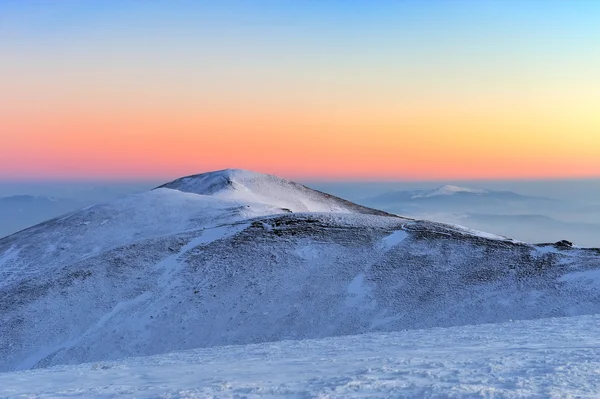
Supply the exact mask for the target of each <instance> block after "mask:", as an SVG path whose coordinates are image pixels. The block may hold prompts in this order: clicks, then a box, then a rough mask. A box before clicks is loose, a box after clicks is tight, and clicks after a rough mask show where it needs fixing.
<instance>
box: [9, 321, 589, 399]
mask: <svg viewBox="0 0 600 399" xmlns="http://www.w3.org/2000/svg"><path fill="white" fill-rule="evenodd" d="M598 337H600V316H597V315H596V316H580V317H576V318H562V319H543V320H534V321H519V322H513V323H505V324H488V325H477V326H464V327H454V328H448V329H443V328H434V329H429V330H413V331H404V332H397V333H388V334H381V333H379V334H366V335H360V336H347V337H337V338H325V339H321V340H306V341H282V342H276V343H263V344H257V345H246V346H229V347H216V348H206V349H197V350H193V351H187V352H176V353H169V354H164V355H160V356H154V357H146V358H129V359H125V360H122V361H119V362H97V363H88V364H81V365H78V366H57V367H53V368H47V369H42V370H33V371H25V372H13V373H7V374H0V397H1V398H6V399H13V398H31V397H35V398H40V399H43V398H90V399H96V398H97V399H100V398H102V399H108V398H124V399H127V398H147V399H154V398H156V399H158V398H171V399H183V398H247V399H252V398H332V399H334V398H340V399H341V398H498V399H500V398H597V397H598V392H600V378H599V377H598V370H600V339H599V338H598Z"/></svg>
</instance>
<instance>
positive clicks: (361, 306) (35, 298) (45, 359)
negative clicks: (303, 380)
mask: <svg viewBox="0 0 600 399" xmlns="http://www.w3.org/2000/svg"><path fill="white" fill-rule="evenodd" d="M282 208H286V209H287V210H283V209H282ZM290 211H292V212H291V213H290ZM308 211H310V212H308ZM599 255H600V254H599V252H598V251H597V250H588V249H562V250H561V249H557V248H554V247H553V246H533V245H528V244H524V243H520V242H515V241H512V240H509V239H506V238H503V237H496V236H492V235H486V234H482V233H478V232H476V231H471V230H467V229H464V228H460V227H456V226H451V225H444V224H439V223H433V222H427V221H414V220H409V219H403V218H399V217H393V216H388V215H387V214H385V213H383V212H379V211H375V210H372V209H369V208H364V207H360V206H358V205H354V204H352V203H349V202H347V201H344V200H341V199H338V198H336V197H333V196H329V195H327V194H324V193H321V192H317V191H313V190H310V189H309V188H306V187H304V186H301V185H298V184H295V183H292V182H288V181H286V180H283V179H279V178H276V177H274V176H268V175H260V174H256V173H252V172H246V171H239V170H226V171H220V172H213V173H207V174H203V175H198V176H192V177H188V178H184V179H180V180H177V181H175V182H173V183H169V184H167V185H165V186H163V187H161V188H158V189H155V190H152V191H149V192H146V193H142V194H138V195H133V196H129V197H126V198H123V199H120V200H118V201H114V202H111V203H108V204H103V205H98V206H94V207H91V208H88V209H85V210H82V211H79V212H76V213H72V214H69V215H67V216H65V217H62V218H57V219H53V220H50V221H48V222H46V223H43V224H41V225H38V226H35V227H32V228H30V229H27V230H25V231H22V232H20V233H18V234H14V235H12V236H9V237H6V238H4V239H2V240H0V337H1V338H2V339H1V340H0V370H14V369H28V368H35V367H43V366H50V365H55V364H65V363H79V362H85V361H99V360H110V359H118V358H122V357H126V356H135V355H150V354H159V353H164V352H168V351H172V350H180V349H191V348H198V347H208V346H215V345H224V344H248V343H257V342H264V341H275V340H281V339H304V338H321V337H328V336H339V335H348V334H357V333H365V332H372V331H397V330H402V329H415V328H426V327H440V326H454V325H465V324H476V323H485V322H500V321H507V320H510V319H536V318H543V317H551V316H567V315H579V314H592V313H597V312H598V310H599V309H600V293H599V291H598V287H599V285H598V284H600V283H599V282H598V281H599V279H598V278H597V276H598V272H597V270H598V269H600V256H599Z"/></svg>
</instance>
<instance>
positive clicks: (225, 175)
mask: <svg viewBox="0 0 600 399" xmlns="http://www.w3.org/2000/svg"><path fill="white" fill-rule="evenodd" d="M158 188H159V189H160V188H166V189H171V190H178V191H182V192H185V193H191V194H198V195H206V196H212V197H215V198H219V199H225V200H230V201H236V202H238V203H245V204H251V203H254V204H256V203H260V204H267V205H272V206H276V207H279V208H282V209H285V210H287V211H292V212H336V213H364V214H371V215H381V216H392V215H391V214H389V213H386V212H383V211H379V210H376V209H371V208H367V207H363V206H360V205H357V204H354V203H352V202H350V201H346V200H344V199H341V198H338V197H335V196H333V195H330V194H326V193H323V192H321V191H317V190H313V189H311V188H309V187H306V186H304V185H302V184H299V183H296V182H293V181H290V180H286V179H283V178H281V177H278V176H275V175H270V174H265V173H259V172H254V171H250V170H245V169H223V170H217V171H213V172H206V173H201V174H197V175H191V176H186V177H182V178H180V179H177V180H174V181H172V182H170V183H167V184H164V185H162V186H160V187H158Z"/></svg>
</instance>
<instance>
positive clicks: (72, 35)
mask: <svg viewBox="0 0 600 399" xmlns="http://www.w3.org/2000/svg"><path fill="white" fill-rule="evenodd" d="M598 21H600V2H597V1H586V0H581V1H567V0H564V1H550V0H545V1H482V0H472V1H450V0H443V1H433V0H430V1H383V0H381V1H366V0H365V1H352V0H345V1H333V0H330V1H284V0H281V1H275V0H272V1H210V2H202V1H124V0H102V1H99V0H98V1H92V0H87V1H83V0H81V1H70V0H60V1H59V0H55V1H49V0H44V1H26V2H25V1H20V0H8V1H7V0H2V1H1V2H0V179H13V180H14V179H39V178H53V179H56V178H65V179H81V178H84V179H94V178H127V179H129V178H139V177H145V178H162V177H177V176H180V175H186V174H192V173H198V172H203V171H207V170H212V169H221V168H226V167H241V168H249V169H254V170H258V171H263V172H270V173H276V174H280V175H283V176H287V177H296V178H299V177H302V178H307V177H309V178H361V179H362V178H365V179H415V180H416V179H459V178H460V179H477V178H558V177H563V178H564V177H599V176H600V73H599V72H598V71H600V25H599V22H598Z"/></svg>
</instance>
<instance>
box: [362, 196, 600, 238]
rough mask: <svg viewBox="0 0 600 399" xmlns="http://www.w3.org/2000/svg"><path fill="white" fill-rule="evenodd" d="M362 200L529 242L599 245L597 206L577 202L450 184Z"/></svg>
mask: <svg viewBox="0 0 600 399" xmlns="http://www.w3.org/2000/svg"><path fill="white" fill-rule="evenodd" d="M360 203H362V204H364V205H367V206H373V207H377V208H379V209H383V210H386V211H388V212H391V213H395V214H398V215H403V216H408V217H414V218H418V219H429V220H436V221H439V222H444V223H454V224H461V225H465V226H468V227H471V228H475V229H480V230H484V231H490V232H493V233H496V234H500V235H506V236H509V237H514V238H518V239H520V240H524V241H528V242H532V241H533V242H539V241H558V240H561V239H569V240H572V241H574V242H576V243H578V244H580V245H584V246H598V245H600V222H599V219H598V218H597V219H593V218H587V220H586V219H585V216H584V215H585V214H586V212H587V214H588V215H591V214H592V213H591V212H593V211H596V212H597V209H595V208H593V207H591V206H585V207H584V206H581V205H579V204H577V203H576V202H572V203H571V202H567V201H560V200H555V199H551V198H544V197H535V196H527V195H522V194H518V193H515V192H512V191H493V190H488V189H484V188H469V187H459V186H454V185H446V186H442V187H439V188H436V189H433V190H413V191H389V192H386V193H383V194H379V195H377V196H373V197H368V198H366V199H363V200H362V201H360ZM563 219H564V220H563ZM542 237H543V238H542Z"/></svg>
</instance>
